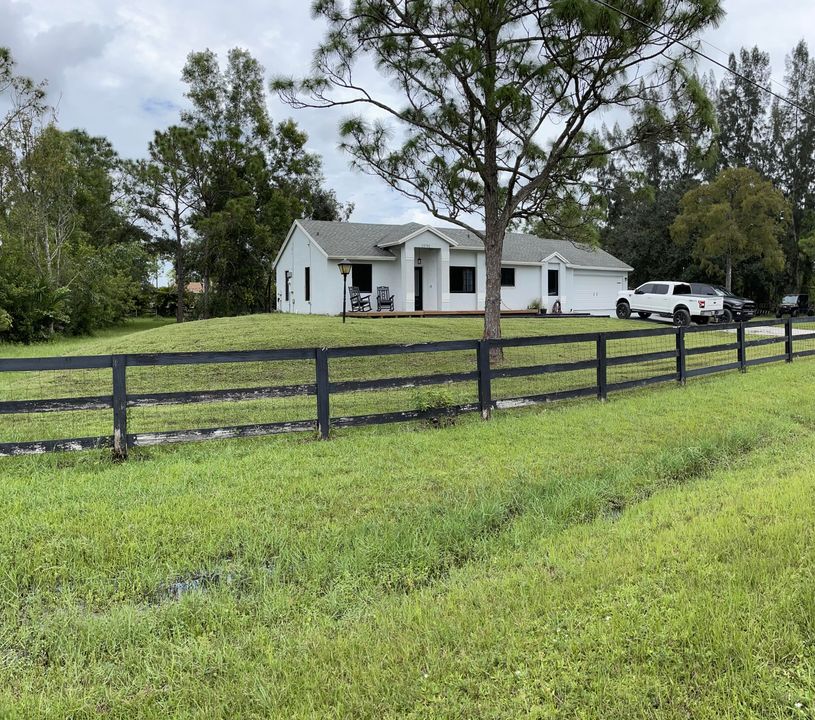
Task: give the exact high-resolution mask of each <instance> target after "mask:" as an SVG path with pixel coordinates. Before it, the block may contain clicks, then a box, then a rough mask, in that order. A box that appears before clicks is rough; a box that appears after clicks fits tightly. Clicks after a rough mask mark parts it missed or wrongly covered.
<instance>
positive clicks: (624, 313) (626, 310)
mask: <svg viewBox="0 0 815 720" xmlns="http://www.w3.org/2000/svg"><path fill="white" fill-rule="evenodd" d="M617 317H618V318H620V320H628V318H630V317H631V306H630V305H629V304H628V303H627V302H620V303H617Z"/></svg>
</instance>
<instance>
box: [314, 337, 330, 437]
mask: <svg viewBox="0 0 815 720" xmlns="http://www.w3.org/2000/svg"><path fill="white" fill-rule="evenodd" d="M314 353H315V356H314V359H315V361H316V368H317V427H318V428H319V430H320V439H321V440H328V433H329V428H330V424H331V414H330V408H329V402H328V400H329V384H328V352H327V351H326V349H325V348H317V349H316V350H315V351H314Z"/></svg>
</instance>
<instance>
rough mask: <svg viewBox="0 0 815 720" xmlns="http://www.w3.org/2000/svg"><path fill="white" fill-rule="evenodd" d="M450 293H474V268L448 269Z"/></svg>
mask: <svg viewBox="0 0 815 720" xmlns="http://www.w3.org/2000/svg"><path fill="white" fill-rule="evenodd" d="M450 292H451V293H474V292H475V268H474V267H451V268H450Z"/></svg>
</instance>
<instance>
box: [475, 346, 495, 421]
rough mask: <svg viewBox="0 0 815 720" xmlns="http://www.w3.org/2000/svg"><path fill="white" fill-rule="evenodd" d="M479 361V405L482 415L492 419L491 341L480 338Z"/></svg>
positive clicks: (477, 356) (485, 418) (477, 357)
mask: <svg viewBox="0 0 815 720" xmlns="http://www.w3.org/2000/svg"><path fill="white" fill-rule="evenodd" d="M476 361H477V363H478V405H479V407H480V408H481V417H482V418H484V420H489V419H490V413H491V411H492V385H491V378H492V373H491V372H490V341H489V340H479V341H478V348H477V350H476Z"/></svg>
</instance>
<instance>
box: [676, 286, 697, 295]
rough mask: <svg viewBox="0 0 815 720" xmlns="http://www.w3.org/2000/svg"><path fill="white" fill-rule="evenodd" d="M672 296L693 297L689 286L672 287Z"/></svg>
mask: <svg viewBox="0 0 815 720" xmlns="http://www.w3.org/2000/svg"><path fill="white" fill-rule="evenodd" d="M674 295H693V292H692V291H691V289H690V285H674Z"/></svg>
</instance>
